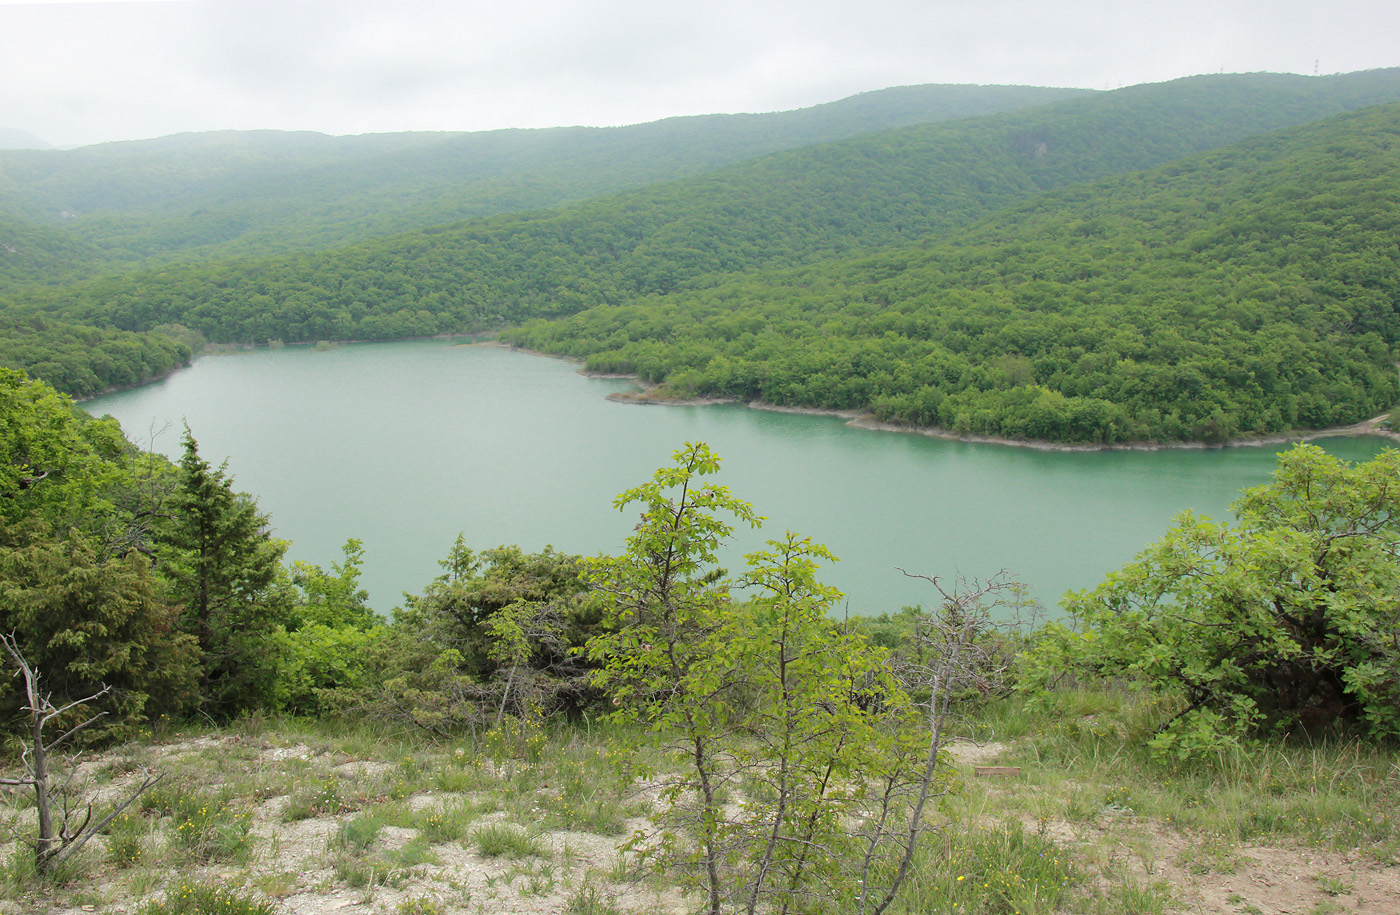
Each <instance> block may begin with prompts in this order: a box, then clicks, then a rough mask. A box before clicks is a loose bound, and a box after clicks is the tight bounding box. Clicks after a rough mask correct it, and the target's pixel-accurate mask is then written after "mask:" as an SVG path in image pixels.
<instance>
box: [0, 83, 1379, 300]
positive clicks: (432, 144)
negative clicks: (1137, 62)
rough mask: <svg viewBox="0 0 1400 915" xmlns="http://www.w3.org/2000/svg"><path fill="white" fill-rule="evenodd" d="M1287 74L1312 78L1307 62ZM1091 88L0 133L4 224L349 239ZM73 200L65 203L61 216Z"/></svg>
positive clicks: (111, 265) (54, 244) (277, 245)
mask: <svg viewBox="0 0 1400 915" xmlns="http://www.w3.org/2000/svg"><path fill="white" fill-rule="evenodd" d="M1285 79H1286V78H1285ZM1330 82H1332V83H1333V84H1334V85H1333V86H1332V87H1330V89H1329V91H1326V92H1322V93H1316V94H1318V95H1320V96H1330V95H1333V94H1335V93H1336V92H1337V90H1341V91H1342V92H1344V93H1345V92H1347V90H1346V89H1345V88H1344V87H1343V85H1342V84H1344V83H1356V82H1358V80H1357V79H1356V78H1352V79H1349V80H1337V79H1333V80H1331V81H1330ZM1380 82H1383V80H1382V81H1380ZM1291 88H1292V92H1294V93H1296V92H1297V91H1298V89H1300V88H1301V89H1307V88H1310V87H1308V85H1307V83H1306V82H1305V81H1303V80H1301V79H1299V80H1296V82H1295V84H1294V86H1293V87H1291ZM1353 91H1354V90H1353ZM1087 94H1089V93H1088V92H1087V91H1085V90H1080V89H1057V88H1041V87H1030V86H937V85H935V86H903V87H898V88H893V89H885V90H882V91H876V92H866V93H862V94H860V95H858V96H855V97H853V98H848V99H844V100H842V101H838V102H832V103H829V104H825V105H816V106H812V107H810V108H805V109H802V110H799V111H784V112H771V113H766V114H761V115H754V114H742V115H711V116H708V117H687V118H671V119H668V120H664V121H658V122H655V123H651V124H637V125H631V126H628V127H620V128H603V129H599V128H592V127H566V128H554V129H549V130H493V131H485V132H476V133H440V132H416V133H396V134H366V135H363V136H354V137H329V136H323V135H319V134H312V133H308V132H279V131H269V130H262V131H218V132H211V133H204V134H182V135H179V136H175V137H164V138H160V139H155V140H145V141H136V142H128V143H122V144H103V145H100V146H91V147H85V148H82V149H74V150H64V151H59V150H49V151H44V152H35V151H29V150H25V151H17V150H6V151H0V237H3V238H4V239H5V242H6V243H7V244H6V247H5V248H0V282H7V284H13V285H18V284H21V283H37V284H40V285H51V284H53V283H55V282H56V281H57V280H60V279H69V278H77V277H83V276H88V275H92V274H94V273H112V272H118V271H120V270H122V269H129V268H131V267H132V266H136V265H140V264H145V265H148V266H158V265H162V264H164V265H168V264H171V263H181V262H189V261H191V260H209V259H211V258H214V257H220V256H222V257H228V256H233V255H250V254H255V255H267V254H276V253H285V252H288V251H298V250H311V249H324V248H331V247H337V246H341V245H345V244H347V243H351V242H357V241H362V240H364V239H368V238H375V237H384V236H388V235H396V234H400V233H403V232H407V231H411V230H416V229H423V228H426V227H430V226H439V225H444V224H447V223H452V222H457V221H459V220H463V219H477V218H481V217H486V216H491V215H493V214H498V213H507V212H523V211H529V210H539V209H543V208H546V207H554V206H558V205H559V204H561V203H567V202H570V201H577V200H583V199H586V198H589V197H596V196H599V195H603V194H610V193H616V192H618V191H621V190H624V189H627V188H631V187H640V186H643V185H646V184H650V183H654V182H657V181H665V180H671V179H673V178H676V177H680V176H684V175H691V174H694V173H696V172H698V171H701V170H704V169H710V168H715V167H717V166H721V165H724V164H727V163H731V162H738V161H742V160H745V159H752V158H754V157H757V156H761V155H763V154H766V153H771V152H773V151H775V150H781V149H786V148H790V147H796V146H803V145H809V144H813V143H820V142H823V141H829V140H834V139H839V138H842V137H848V136H855V135H859V134H864V133H872V132H876V131H880V130H885V129H889V128H891V127H896V126H901V125H906V124H918V123H930V122H934V121H941V120H949V119H953V118H961V117H972V116H975V115H984V114H990V113H993V112H997V111H1007V110H1014V109H1018V108H1025V107H1029V106H1032V105H1037V104H1045V103H1047V102H1052V101H1056V100H1058V99H1062V98H1072V97H1075V96H1081V95H1087ZM63 210H67V211H68V213H69V215H68V218H65V219H62V220H61V221H60V220H57V219H55V216H54V214H56V213H58V212H60V211H63ZM7 211H9V212H7ZM10 213H13V215H10Z"/></svg>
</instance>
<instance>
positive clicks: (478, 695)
mask: <svg viewBox="0 0 1400 915" xmlns="http://www.w3.org/2000/svg"><path fill="white" fill-rule="evenodd" d="M439 565H441V566H442V567H443V569H444V570H445V571H444V574H442V575H440V576H439V577H438V578H437V579H436V580H435V581H433V582H431V583H429V585H428V586H427V587H426V588H425V589H424V590H423V593H422V594H419V595H406V600H405V605H404V607H402V608H400V609H398V610H396V611H395V613H394V620H393V625H392V626H391V627H390V638H391V641H390V643H389V645H390V649H389V650H390V654H391V658H390V659H388V660H387V661H386V663H387V665H388V668H387V670H386V677H387V679H386V680H385V681H384V690H383V692H382V693H381V695H380V697H379V699H378V700H377V701H376V705H377V707H378V713H379V714H385V715H387V716H389V717H391V718H393V717H398V718H400V719H406V720H409V721H412V722H414V723H415V724H417V725H418V726H422V727H427V728H430V729H431V730H433V731H435V732H439V733H444V734H445V733H447V732H449V731H451V730H453V729H454V728H460V727H463V726H471V725H475V724H479V723H485V722H487V721H491V720H494V721H495V722H496V726H497V727H500V726H501V725H502V723H503V719H504V717H505V715H506V713H507V712H508V711H511V712H514V713H516V714H518V715H520V716H522V717H531V716H539V715H547V714H553V713H554V712H556V711H564V712H567V713H569V714H578V713H579V712H581V711H582V709H584V708H585V707H587V706H588V705H589V704H590V703H592V702H593V701H594V696H593V690H592V688H591V687H590V686H589V685H588V682H587V676H588V669H589V668H588V663H587V660H586V659H585V658H584V657H583V656H582V655H581V654H580V653H579V652H578V651H577V650H576V649H577V648H579V647H581V646H582V644H583V642H584V641H585V640H586V639H587V638H588V636H589V635H590V634H591V633H592V632H593V631H595V628H596V626H597V625H598V621H599V615H600V614H599V608H598V607H597V601H596V600H594V599H592V598H591V597H590V596H589V595H588V593H587V592H588V588H587V585H586V583H585V582H584V580H583V569H582V559H581V558H580V557H578V556H571V555H567V554H563V553H558V552H556V551H555V550H554V548H553V547H545V548H544V549H543V550H542V551H540V552H538V553H525V552H524V551H523V550H521V549H520V548H519V547H517V546H501V547H497V548H495V549H490V550H484V551H482V552H481V553H479V554H478V553H476V552H474V551H472V550H471V549H469V548H468V547H467V546H466V542H465V538H464V537H463V536H462V535H458V537H457V540H456V542H455V543H454V544H453V546H452V548H451V550H450V551H449V553H448V556H447V558H446V559H444V560H442V561H441V562H440V563H439Z"/></svg>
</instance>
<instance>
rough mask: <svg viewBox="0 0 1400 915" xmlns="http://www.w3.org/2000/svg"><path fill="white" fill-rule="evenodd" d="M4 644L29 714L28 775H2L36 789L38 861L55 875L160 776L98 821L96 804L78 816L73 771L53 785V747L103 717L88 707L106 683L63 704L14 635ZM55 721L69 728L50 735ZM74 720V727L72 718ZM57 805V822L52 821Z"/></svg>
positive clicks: (148, 778) (144, 781)
mask: <svg viewBox="0 0 1400 915" xmlns="http://www.w3.org/2000/svg"><path fill="white" fill-rule="evenodd" d="M0 646H3V647H4V649H5V653H6V654H8V655H9V656H10V659H11V660H12V661H14V662H15V666H16V667H17V668H18V671H17V673H18V674H19V675H20V677H21V678H22V679H23V681H24V696H25V705H24V711H25V712H27V713H28V722H27V724H28V729H27V730H28V733H27V735H26V738H25V745H24V751H23V760H24V775H23V776H21V777H19V778H5V779H0V784H3V785H13V786H16V787H28V788H32V789H34V806H35V810H36V813H37V816H36V820H37V822H36V824H35V825H36V828H37V829H36V833H37V834H36V835H35V837H34V861H35V864H36V865H37V866H38V868H39V870H40V871H41V872H43V873H52V872H53V871H55V870H57V869H58V868H59V867H60V866H61V865H62V864H63V862H64V861H66V860H67V859H69V858H71V857H72V856H73V855H75V854H77V853H78V851H79V850H80V849H82V847H83V846H84V845H85V844H87V841H88V840H89V839H91V838H92V837H93V836H94V835H97V834H98V833H100V832H101V831H102V830H103V829H105V828H106V827H107V824H108V823H110V822H112V820H114V819H116V818H117V816H118V815H120V814H121V812H122V811H123V810H125V809H126V808H127V807H129V806H131V804H132V802H134V801H135V800H136V799H137V798H138V797H140V796H141V795H142V794H143V793H144V792H145V791H146V789H148V788H150V787H151V786H152V785H154V784H155V783H156V782H158V781H160V776H151V775H149V774H147V775H146V777H145V778H143V779H142V781H141V784H140V785H139V786H137V788H136V789H135V790H134V791H133V792H132V793H130V794H128V795H127V797H126V799H125V800H124V801H122V803H120V804H117V805H115V806H114V807H113V808H112V809H111V810H109V811H108V812H107V814H106V815H105V816H103V817H101V818H100V819H98V821H97V822H96V823H94V822H93V821H92V804H91V803H88V804H87V805H86V806H85V810H84V813H83V815H82V820H81V821H79V820H78V804H76V803H74V798H73V797H72V792H71V788H72V783H73V775H74V772H71V771H70V773H69V775H68V777H67V778H66V779H64V780H63V781H62V782H61V783H60V784H58V785H54V784H53V783H52V781H51V778H52V777H53V775H54V771H53V766H52V761H51V757H52V754H53V752H54V751H55V750H58V749H59V748H60V747H62V746H64V745H65V744H66V743H67V742H68V741H69V740H70V739H71V738H72V737H74V736H75V735H76V734H78V733H79V732H80V731H82V730H84V729H85V728H88V727H89V726H91V725H92V724H93V723H94V722H96V721H97V720H98V719H100V718H101V717H102V715H103V713H102V712H98V713H97V714H95V715H87V714H86V708H85V707H86V706H87V705H88V704H89V703H91V702H93V701H94V700H96V699H99V698H101V696H102V695H103V694H104V693H106V692H107V688H106V687H103V688H102V689H100V690H98V691H97V692H96V693H93V694H92V695H89V696H85V697H83V698H81V699H74V700H72V701H71V702H67V703H65V704H63V705H62V706H59V705H56V704H55V703H54V701H53V696H52V694H50V693H46V692H44V690H43V688H42V686H41V681H40V674H39V670H38V669H36V668H35V667H34V665H32V664H30V663H29V661H28V660H27V659H26V658H25V657H24V654H23V653H22V652H21V651H20V649H19V646H18V645H17V644H16V641H15V638H14V637H13V636H12V635H0ZM55 721H57V722H58V723H59V724H58V726H59V727H64V728H67V729H66V730H65V731H64V732H63V733H61V734H59V735H58V736H57V737H52V738H50V737H48V736H46V735H45V734H44V729H45V728H46V727H48V726H49V725H50V724H52V723H53V722H55ZM70 721H72V722H73V723H72V724H71V725H70V724H69V723H68V722H70ZM55 803H57V808H58V809H57V812H58V822H57V823H55V822H54V812H55V809H54V807H55Z"/></svg>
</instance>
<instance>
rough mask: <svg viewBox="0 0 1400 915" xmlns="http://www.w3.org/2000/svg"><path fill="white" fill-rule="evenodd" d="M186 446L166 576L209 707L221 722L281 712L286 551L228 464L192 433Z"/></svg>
mask: <svg viewBox="0 0 1400 915" xmlns="http://www.w3.org/2000/svg"><path fill="white" fill-rule="evenodd" d="M184 446H185V453H184V456H183V457H182V458H181V459H180V468H179V486H178V488H177V490H176V491H175V493H174V495H173V497H172V499H171V508H172V511H171V514H172V518H171V520H170V523H169V524H168V525H167V528H166V531H165V550H164V564H163V571H164V573H165V577H166V579H167V580H168V581H169V582H170V590H171V596H172V598H173V599H174V601H175V603H177V604H179V605H180V606H181V607H182V610H181V617H180V622H181V626H182V628H183V629H184V630H185V631H186V632H189V633H191V634H192V635H194V637H195V638H196V639H197V640H198V642H199V648H200V651H201V653H202V655H203V663H204V673H203V677H202V678H201V684H200V685H201V690H202V693H203V697H202V698H203V701H204V704H205V706H206V708H207V709H208V710H209V711H211V712H214V713H218V714H232V713H234V712H237V711H238V710H240V709H243V708H255V707H265V706H271V705H274V704H275V701H276V689H277V671H278V666H279V658H278V650H277V646H278V645H279V644H280V639H279V634H280V632H281V631H282V627H283V624H284V623H285V622H286V620H287V617H288V613H289V609H290V608H289V604H290V599H289V596H288V595H287V594H286V593H285V592H284V590H283V589H280V588H277V587H275V585H276V584H277V582H278V571H279V568H280V561H281V559H282V554H283V553H284V552H285V550H286V543H284V542H283V541H280V540H277V539H275V538H274V537H273V536H272V535H271V533H269V531H268V527H267V519H266V517H265V516H264V515H262V514H261V513H260V512H259V511H258V509H257V504H256V503H255V502H254V501H253V500H252V499H251V498H250V497H248V496H246V495H243V494H241V493H236V492H234V490H233V484H232V481H231V480H230V479H229V478H228V475H227V464H225V465H223V466H220V467H219V468H218V469H214V468H212V467H210V466H209V463H208V462H207V461H205V460H203V459H202V458H201V457H200V456H199V446H198V444H197V443H196V442H195V440H194V436H193V435H191V434H190V431H189V429H188V428H186V429H185V437H184Z"/></svg>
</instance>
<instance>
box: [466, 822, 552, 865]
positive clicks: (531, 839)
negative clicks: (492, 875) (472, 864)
mask: <svg viewBox="0 0 1400 915" xmlns="http://www.w3.org/2000/svg"><path fill="white" fill-rule="evenodd" d="M472 843H473V844H474V845H475V846H476V851H477V854H479V855H481V856H482V857H484V858H530V857H536V858H547V857H549V849H547V848H546V847H545V845H544V843H543V842H541V841H540V838H539V836H537V835H532V834H531V833H528V832H526V831H525V830H524V829H522V828H520V827H519V826H513V825H511V824H509V823H488V824H487V825H485V826H481V827H479V828H477V830H476V831H475V832H474V833H472Z"/></svg>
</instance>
